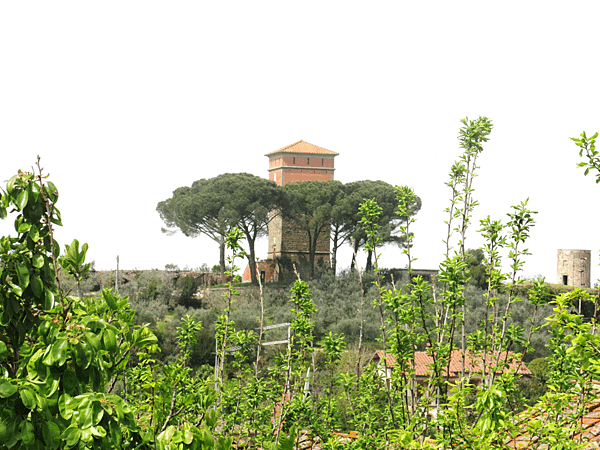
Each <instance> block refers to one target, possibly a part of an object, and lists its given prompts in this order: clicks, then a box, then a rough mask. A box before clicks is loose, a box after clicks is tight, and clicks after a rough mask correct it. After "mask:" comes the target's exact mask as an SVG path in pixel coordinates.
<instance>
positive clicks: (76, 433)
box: [62, 425, 81, 448]
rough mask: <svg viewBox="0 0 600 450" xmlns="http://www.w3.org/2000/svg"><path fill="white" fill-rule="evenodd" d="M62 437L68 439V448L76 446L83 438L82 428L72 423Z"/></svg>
mask: <svg viewBox="0 0 600 450" xmlns="http://www.w3.org/2000/svg"><path fill="white" fill-rule="evenodd" d="M62 438H63V439H64V440H65V441H66V443H67V448H71V447H74V446H75V445H77V443H78V442H79V439H80V438H81V430H80V429H79V428H77V426H75V425H71V426H70V427H69V428H67V429H66V430H65V431H64V433H63V434H62Z"/></svg>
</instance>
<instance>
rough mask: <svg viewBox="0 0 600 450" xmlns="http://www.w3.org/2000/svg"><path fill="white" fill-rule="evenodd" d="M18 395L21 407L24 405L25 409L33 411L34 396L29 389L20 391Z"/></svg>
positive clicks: (34, 404) (34, 405)
mask: <svg viewBox="0 0 600 450" xmlns="http://www.w3.org/2000/svg"><path fill="white" fill-rule="evenodd" d="M19 395H20V396H21V401H22V402H23V405H25V408H27V409H29V410H32V409H35V407H36V401H35V394H34V393H33V392H32V391H31V390H30V389H27V388H25V389H21V391H20V392H19Z"/></svg>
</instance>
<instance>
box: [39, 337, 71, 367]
mask: <svg viewBox="0 0 600 450" xmlns="http://www.w3.org/2000/svg"><path fill="white" fill-rule="evenodd" d="M68 350H69V341H67V340H66V339H65V338H61V339H57V340H56V341H55V342H54V343H53V344H52V347H51V348H50V353H49V354H48V356H47V357H46V358H45V359H44V364H46V365H47V366H53V365H57V366H62V365H63V364H64V363H65V361H66V360H67V355H68Z"/></svg>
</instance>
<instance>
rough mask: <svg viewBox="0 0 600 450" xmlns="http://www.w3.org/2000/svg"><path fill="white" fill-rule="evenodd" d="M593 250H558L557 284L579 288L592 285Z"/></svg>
mask: <svg viewBox="0 0 600 450" xmlns="http://www.w3.org/2000/svg"><path fill="white" fill-rule="evenodd" d="M591 261H592V251H591V250H564V249H561V250H558V254H557V269H556V277H557V281H556V283H557V284H563V285H566V286H573V287H579V288H589V287H591V282H590V281H591V275H590V270H591Z"/></svg>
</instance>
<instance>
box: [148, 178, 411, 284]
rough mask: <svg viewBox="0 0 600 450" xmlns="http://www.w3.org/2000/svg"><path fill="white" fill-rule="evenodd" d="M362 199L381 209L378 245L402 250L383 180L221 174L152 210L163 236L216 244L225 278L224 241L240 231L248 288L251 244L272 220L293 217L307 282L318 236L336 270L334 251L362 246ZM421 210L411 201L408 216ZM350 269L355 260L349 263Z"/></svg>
mask: <svg viewBox="0 0 600 450" xmlns="http://www.w3.org/2000/svg"><path fill="white" fill-rule="evenodd" d="M365 199H376V201H377V202H378V204H379V205H380V206H381V207H382V211H383V214H382V215H381V217H380V224H381V236H382V242H383V243H386V244H387V243H390V244H395V245H398V246H400V247H403V246H404V245H405V242H404V240H405V238H404V237H402V236H401V235H400V234H399V233H398V231H399V230H398V227H399V224H400V220H401V218H400V217H398V216H397V215H396V214H395V210H396V207H397V204H396V194H395V191H394V186H392V185H391V184H389V183H386V182H384V181H370V180H366V181H355V182H352V183H347V184H342V183H340V182H339V181H335V180H331V181H326V182H321V181H307V182H303V183H290V184H287V185H285V186H283V187H280V186H277V184H276V183H275V182H273V181H269V180H265V179H264V178H261V177H257V176H254V175H250V174H247V173H226V174H222V175H219V176H217V177H215V178H211V179H208V180H207V179H202V180H198V181H195V182H194V183H193V184H192V186H191V187H187V186H186V187H181V188H178V189H176V190H175V191H174V192H173V196H172V197H171V198H169V199H167V200H164V201H162V202H160V203H159V204H158V206H157V208H156V209H157V211H158V212H159V214H160V216H161V218H162V219H163V221H164V222H165V224H166V225H167V227H168V229H163V231H164V232H166V233H174V232H175V231H177V230H180V231H181V232H182V233H184V234H185V235H186V236H191V237H194V236H198V235H199V234H204V235H207V236H209V237H210V238H211V239H213V240H214V241H215V242H217V243H218V244H219V249H220V259H219V264H220V267H221V275H222V276H224V274H225V270H226V268H225V237H226V235H227V233H228V231H229V230H230V229H231V228H232V227H238V228H239V229H240V230H242V231H243V233H244V237H245V245H246V246H247V249H248V250H247V252H246V257H247V259H248V264H249V266H250V273H251V276H252V283H253V284H254V285H256V284H257V279H256V265H255V263H256V256H255V255H256V253H255V242H256V239H257V238H259V237H261V236H263V235H265V234H266V233H267V228H268V224H269V222H270V221H271V220H272V219H273V217H275V216H276V215H282V216H284V217H287V218H293V219H294V220H295V221H296V223H297V226H298V227H299V229H300V230H302V231H303V232H304V233H305V239H306V242H307V245H306V247H307V248H308V249H309V252H308V253H309V255H308V260H309V271H308V274H309V277H310V278H312V277H314V275H315V264H316V261H315V252H316V245H317V242H318V240H319V237H320V236H322V235H325V234H328V233H329V232H330V231H331V248H332V256H331V267H332V269H333V271H334V273H335V271H336V268H337V251H338V249H339V248H340V247H341V246H342V245H344V244H346V245H352V246H353V248H354V251H355V252H357V251H358V250H359V249H361V248H363V247H364V245H365V243H366V234H365V231H364V227H363V226H362V224H361V223H360V215H359V214H358V206H359V205H360V203H362V202H363V201H364V200H365ZM420 208H421V200H420V198H419V197H416V196H415V198H414V199H413V200H412V201H411V204H410V205H409V211H410V214H412V215H414V214H416V213H417V212H418V211H419V209H420ZM371 259H372V254H371V252H368V256H367V266H366V269H367V270H371V268H372V267H371ZM348 262H349V263H351V264H352V266H354V261H348Z"/></svg>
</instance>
